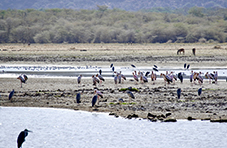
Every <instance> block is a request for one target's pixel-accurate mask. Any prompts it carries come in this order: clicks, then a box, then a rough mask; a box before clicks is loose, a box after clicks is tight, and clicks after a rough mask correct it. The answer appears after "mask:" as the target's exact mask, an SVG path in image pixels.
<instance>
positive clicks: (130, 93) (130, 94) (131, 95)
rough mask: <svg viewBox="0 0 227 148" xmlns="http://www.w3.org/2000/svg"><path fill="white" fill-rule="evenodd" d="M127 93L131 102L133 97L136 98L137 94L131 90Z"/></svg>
mask: <svg viewBox="0 0 227 148" xmlns="http://www.w3.org/2000/svg"><path fill="white" fill-rule="evenodd" d="M126 93H127V94H128V96H129V102H131V100H132V99H135V96H134V95H133V93H132V92H131V91H129V90H127V91H126Z"/></svg>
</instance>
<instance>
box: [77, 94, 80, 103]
mask: <svg viewBox="0 0 227 148" xmlns="http://www.w3.org/2000/svg"><path fill="white" fill-rule="evenodd" d="M80 98H81V96H80V93H78V94H77V95H76V103H81V101H80Z"/></svg>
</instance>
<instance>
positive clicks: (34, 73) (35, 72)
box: [0, 65, 227, 79]
mask: <svg viewBox="0 0 227 148" xmlns="http://www.w3.org/2000/svg"><path fill="white" fill-rule="evenodd" d="M114 68H115V69H114V71H117V72H120V71H121V72H122V74H124V75H125V76H126V77H131V78H132V72H134V71H137V72H138V71H141V72H143V73H146V72H151V71H154V70H153V67H136V68H133V67H131V66H130V67H129V66H128V67H114ZM157 69H158V72H155V71H154V72H155V73H156V74H157V76H158V77H159V76H160V74H161V73H166V71H169V72H170V71H172V72H174V74H178V73H179V72H182V73H183V76H184V78H186V79H188V78H189V76H190V75H191V70H193V71H194V72H202V76H203V77H204V75H205V73H206V72H209V73H213V71H217V72H218V79H226V76H227V68H223V67H222V68H220V67H219V68H218V67H217V68H190V69H184V68H179V67H178V68H176V67H175V68H174V67H172V68H171V67H169V68H165V67H159V68H157ZM99 70H102V76H103V77H105V78H112V77H114V75H115V74H114V73H113V71H112V68H110V67H108V66H103V67H98V66H78V67H76V66H67V65H65V66H59V65H46V66H44V65H42V66H40V65H1V66H0V78H3V77H17V76H18V75H20V74H26V75H27V76H28V77H34V78H45V77H47V78H50V77H51V78H52V77H54V78H56V77H58V78H59V77H64V78H70V77H74V78H75V77H77V76H78V75H80V74H82V75H83V77H84V78H86V77H87V78H88V77H89V78H90V77H91V76H92V75H96V74H98V73H99Z"/></svg>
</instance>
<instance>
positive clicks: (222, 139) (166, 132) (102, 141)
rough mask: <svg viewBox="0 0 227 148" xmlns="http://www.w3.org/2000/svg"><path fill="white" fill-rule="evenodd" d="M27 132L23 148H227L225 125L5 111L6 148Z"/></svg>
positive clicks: (1, 141) (1, 110)
mask: <svg viewBox="0 0 227 148" xmlns="http://www.w3.org/2000/svg"><path fill="white" fill-rule="evenodd" d="M25 128H27V129H29V130H32V131H33V133H29V134H28V136H27V137H26V141H25V142H24V144H23V148H44V147H45V148H63V147H64V148H72V147H73V148H74V147H78V148H83V147H84V148H87V147H92V148H103V147H108V148H112V147H114V148H115V147H117V148H119V147H124V148H127V147H135V148H164V147H165V148H166V147H171V148H180V147H183V148H192V147H193V148H201V147H219V148H226V147H227V124H226V123H211V122H209V121H185V120H180V121H177V122H176V123H161V122H150V121H148V120H138V119H131V120H128V119H123V118H115V117H113V116H108V114H106V113H94V112H93V113H90V112H83V111H74V110H68V109H51V108H25V107H0V147H1V148H3V147H4V148H13V147H16V140H17V136H18V135H19V133H20V131H22V130H24V129H25Z"/></svg>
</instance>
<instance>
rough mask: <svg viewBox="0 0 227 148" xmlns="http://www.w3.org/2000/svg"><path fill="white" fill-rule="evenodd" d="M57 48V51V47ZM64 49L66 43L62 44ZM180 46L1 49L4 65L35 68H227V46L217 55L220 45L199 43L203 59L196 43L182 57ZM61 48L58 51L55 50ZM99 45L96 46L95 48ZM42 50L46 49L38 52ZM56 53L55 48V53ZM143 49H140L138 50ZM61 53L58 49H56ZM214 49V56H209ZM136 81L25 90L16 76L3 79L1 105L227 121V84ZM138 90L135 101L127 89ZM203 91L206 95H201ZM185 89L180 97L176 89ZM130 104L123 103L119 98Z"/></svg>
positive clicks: (40, 81)
mask: <svg viewBox="0 0 227 148" xmlns="http://www.w3.org/2000/svg"><path fill="white" fill-rule="evenodd" d="M52 46H53V47H52ZM59 46H60V45H59ZM177 46H179V47H180V46H182V45H165V46H163V45H158V46H157V45H156V46H154V45H150V46H148V45H146V46H145V45H143V46H137V45H134V46H129V45H121V44H119V45H114V46H110V45H108V44H107V45H93V46H92V45H89V46H85V45H83V46H82V45H68V46H66V45H61V47H59V48H58V46H57V45H55V46H54V45H43V46H41V45H31V46H30V47H27V46H24V45H1V46H0V48H1V49H7V50H6V51H2V50H1V55H0V64H15V65H16V64H33V65H45V64H50V65H51V64H52V65H74V66H75V65H76V66H85V65H100V66H103V65H105V66H106V65H109V64H110V63H114V65H116V66H128V65H130V64H131V63H133V64H135V65H136V66H138V67H139V66H153V65H154V64H156V65H158V66H159V67H181V66H183V64H184V63H188V64H190V65H191V66H192V67H194V68H195V67H198V68H199V67H224V68H226V67H227V53H226V51H227V50H226V44H223V45H222V46H221V47H222V48H221V49H217V50H216V53H215V54H214V53H211V51H213V50H214V49H213V47H214V45H209V46H208V45H197V46H198V47H197V49H198V50H197V51H198V52H197V55H196V56H193V55H191V48H192V47H194V46H195V45H185V49H186V53H185V55H176V49H177V48H178V47H177ZM54 47H55V48H54ZM92 47H93V48H92ZM38 49H40V50H38ZM54 49H55V50H54ZM138 49H140V50H138ZM56 50H57V51H56ZM209 51H210V52H209ZM217 51H218V52H217ZM148 81H149V82H148V83H145V84H141V83H138V84H137V83H136V82H135V81H133V80H132V79H130V78H128V79H127V80H126V81H125V82H124V84H117V85H115V84H114V81H113V79H107V80H106V81H105V82H103V84H102V85H97V86H96V87H95V86H93V85H92V79H91V78H88V79H85V78H82V84H81V85H78V84H77V83H76V78H65V79H64V78H61V79H59V78H29V79H28V81H27V83H26V84H23V88H21V87H20V81H19V80H18V79H16V78H0V82H1V86H0V91H1V92H0V94H1V98H0V106H27V107H54V108H70V109H75V110H85V111H97V112H109V113H111V114H112V115H115V116H116V117H118V116H122V117H126V118H132V117H139V118H146V119H149V120H151V121H157V120H158V121H175V119H190V120H191V119H206V120H211V121H216V120H219V119H223V120H225V119H227V104H226V99H227V97H226V95H227V89H226V88H227V87H226V86H227V82H226V81H223V80H222V81H218V84H209V83H208V80H206V79H205V80H204V83H203V84H202V85H199V84H195V85H191V84H190V82H189V80H184V82H183V84H181V83H180V82H179V80H178V81H176V82H175V84H167V85H165V84H164V81H163V79H158V80H157V81H156V82H155V84H153V83H151V80H150V78H148ZM128 87H133V88H137V89H138V92H133V93H134V95H135V99H133V100H132V102H129V97H128V96H127V94H126V93H124V92H123V91H120V89H121V88H128ZM200 87H202V88H203V91H202V95H201V96H198V94H197V91H198V89H199V88H200ZM178 88H181V89H182V95H181V98H180V99H177V95H176V91H177V89H178ZM12 89H14V90H15V93H14V96H13V100H12V101H13V102H9V101H8V95H9V92H10V91H11V90H12ZM95 89H98V90H99V91H101V92H102V93H103V96H104V97H103V98H100V101H99V104H97V105H96V106H95V107H91V100H92V97H93V96H94V90H95ZM82 91H83V94H82V95H81V103H80V104H77V103H76V94H77V93H78V92H82ZM119 98H122V99H124V100H125V102H124V103H119V102H118V99H119Z"/></svg>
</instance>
